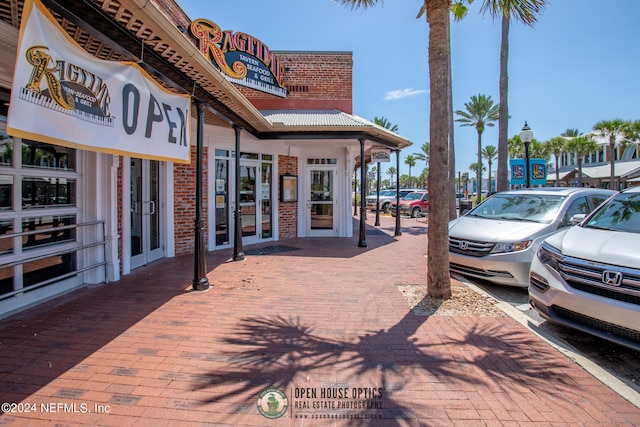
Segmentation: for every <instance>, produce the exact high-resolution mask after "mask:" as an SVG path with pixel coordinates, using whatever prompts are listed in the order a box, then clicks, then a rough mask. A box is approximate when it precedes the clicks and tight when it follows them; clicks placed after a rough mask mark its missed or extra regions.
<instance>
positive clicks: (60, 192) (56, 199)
mask: <svg viewBox="0 0 640 427" xmlns="http://www.w3.org/2000/svg"><path fill="white" fill-rule="evenodd" d="M75 204H76V182H75V180H72V179H65V178H23V179H22V208H23V209H32V208H43V207H53V206H75Z"/></svg>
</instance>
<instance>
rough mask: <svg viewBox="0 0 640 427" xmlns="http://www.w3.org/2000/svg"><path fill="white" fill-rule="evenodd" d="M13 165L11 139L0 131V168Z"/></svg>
mask: <svg viewBox="0 0 640 427" xmlns="http://www.w3.org/2000/svg"><path fill="white" fill-rule="evenodd" d="M11 165H13V138H11V137H10V136H9V135H7V134H6V133H5V132H3V131H0V166H11Z"/></svg>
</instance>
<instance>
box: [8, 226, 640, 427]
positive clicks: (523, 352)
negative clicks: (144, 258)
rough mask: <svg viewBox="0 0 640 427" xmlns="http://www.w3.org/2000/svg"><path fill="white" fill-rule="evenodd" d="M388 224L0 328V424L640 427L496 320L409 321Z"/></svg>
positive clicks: (70, 303)
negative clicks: (362, 236) (201, 281)
mask: <svg viewBox="0 0 640 427" xmlns="http://www.w3.org/2000/svg"><path fill="white" fill-rule="evenodd" d="M372 217H373V215H370V216H369V222H370V223H372V222H373V218H372ZM393 223H394V220H393V219H392V218H387V217H383V218H382V227H381V230H382V231H376V232H375V233H369V234H368V237H367V241H368V244H369V246H368V247H367V248H358V247H357V241H358V239H357V238H354V239H333V238H318V239H292V240H283V241H279V242H273V243H271V244H266V245H261V247H268V249H265V250H264V251H265V252H264V254H255V253H256V251H255V249H256V248H254V247H248V248H247V247H245V251H246V252H247V257H246V260H245V261H244V262H232V261H230V258H231V252H230V251H228V250H227V251H218V252H214V253H209V254H208V258H207V265H208V269H209V271H210V272H209V274H208V278H209V280H210V283H211V284H212V288H211V289H210V290H209V291H207V292H192V291H190V288H191V281H192V279H193V264H192V263H193V261H192V257H190V256H186V257H178V258H174V259H165V260H161V261H159V262H156V263H154V264H152V265H149V266H146V267H143V268H141V269H138V270H136V271H135V272H134V273H133V274H130V275H128V276H127V277H125V278H124V279H123V280H121V281H120V282H117V283H112V284H108V285H103V286H99V287H96V288H93V289H88V290H82V291H79V292H76V293H75V294H73V296H72V297H67V298H66V300H59V301H58V302H57V304H56V306H54V304H53V303H49V304H47V305H45V306H41V307H38V308H36V309H34V310H30V311H27V312H24V313H22V314H19V315H17V316H14V317H12V318H9V319H5V320H4V321H2V322H0V323H1V324H0V355H1V357H0V401H2V402H13V403H14V405H10V406H9V407H8V409H9V412H8V413H5V414H2V415H0V425H10V426H40V425H103V426H119V427H120V426H130V425H135V426H136V427H139V426H158V425H234V426H237V425H245V426H254V425H354V424H355V425H384V426H386V425H392V426H393V425H416V426H417V425H428V426H439V425H442V426H449V425H460V426H473V425H478V426H480V425H490V426H491V425H495V426H504V425H518V426H520V425H522V426H534V425H535V426H538V425H541V426H544V425H549V426H551V425H585V426H586V425H593V426H595V425H625V426H628V425H640V409H638V408H637V407H635V406H633V405H632V404H630V403H629V402H628V401H626V400H625V399H623V398H622V397H620V396H619V395H617V394H616V393H614V392H613V391H612V390H610V389H609V388H607V387H606V386H605V385H603V384H602V383H600V382H599V381H598V380H597V379H595V378H594V377H592V376H591V375H590V374H589V373H588V372H586V371H585V370H583V369H582V368H581V367H579V366H578V365H576V364H575V363H574V362H572V361H571V360H569V359H568V358H567V357H565V356H563V355H562V354H561V353H559V352H558V351H556V350H555V349H554V348H553V347H551V346H550V345H548V344H547V343H546V342H544V341H543V340H541V339H540V338H538V337H537V336H536V335H535V334H533V333H532V332H530V331H529V330H528V329H526V328H525V327H523V326H522V325H520V324H519V323H517V322H516V321H514V320H513V319H511V318H509V317H491V318H472V317H449V316H430V317H426V316H423V317H419V316H415V315H414V314H413V313H412V312H411V311H410V310H409V307H408V305H407V303H406V301H405V299H404V297H403V296H402V294H401V293H400V292H399V291H398V288H397V286H398V285H406V284H425V283H426V258H425V254H426V242H427V237H426V227H427V225H426V224H424V223H421V222H418V221H415V220H409V219H404V220H403V234H402V236H399V237H394V235H393V234H394V233H393ZM355 234H356V236H357V235H358V233H357V229H356V233H355ZM454 285H456V286H460V284H459V283H457V282H454ZM267 388H273V390H271V391H270V392H268V393H264V394H263V393H262V392H263V391H264V390H265V389H267ZM280 392H282V394H281V393H280ZM261 394H262V396H261ZM260 396H261V398H260V403H261V404H262V406H261V409H262V411H263V412H264V414H266V415H268V416H271V415H270V412H269V411H270V410H271V411H272V413H274V414H277V413H278V411H280V410H281V409H282V408H283V405H284V404H285V403H287V404H288V409H287V411H286V412H285V413H284V415H282V416H281V417H280V418H274V419H272V418H268V417H267V416H265V415H262V414H261V413H260V412H259V410H258V401H259V397H260ZM283 396H285V397H286V398H287V401H286V402H285V401H284V400H283ZM269 402H272V403H273V405H272V406H269ZM3 409H7V408H6V407H5V406H3Z"/></svg>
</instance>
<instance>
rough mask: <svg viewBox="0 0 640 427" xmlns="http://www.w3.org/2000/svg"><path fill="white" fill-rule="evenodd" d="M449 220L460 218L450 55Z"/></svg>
mask: <svg viewBox="0 0 640 427" xmlns="http://www.w3.org/2000/svg"><path fill="white" fill-rule="evenodd" d="M447 33H449V35H451V18H449V20H447ZM447 101H448V103H449V219H455V218H456V217H457V216H458V213H457V212H456V148H455V144H454V143H453V130H454V123H453V82H452V78H451V54H449V96H448V100H447Z"/></svg>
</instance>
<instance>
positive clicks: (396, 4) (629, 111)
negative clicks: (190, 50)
mask: <svg viewBox="0 0 640 427" xmlns="http://www.w3.org/2000/svg"><path fill="white" fill-rule="evenodd" d="M178 2H179V4H180V5H181V6H182V8H183V9H184V11H185V12H186V13H187V14H188V15H189V17H190V18H191V19H196V18H207V19H210V20H212V21H214V22H215V23H217V24H218V25H220V27H222V28H223V29H225V30H226V29H229V30H233V31H242V32H245V33H248V34H251V35H253V36H255V37H257V38H259V39H260V40H261V41H263V42H264V43H265V44H266V45H267V46H269V48H270V49H271V50H308V51H349V52H353V61H354V64H353V112H354V114H356V115H359V116H361V117H364V118H366V119H369V120H373V118H374V117H376V116H377V117H386V118H387V120H389V121H390V122H391V123H393V124H396V125H398V131H399V133H400V134H401V135H402V136H404V137H406V138H408V139H410V140H411V141H412V142H413V143H414V146H413V147H410V148H408V149H405V150H403V153H402V156H401V162H402V163H403V164H402V166H401V171H402V173H407V172H408V167H407V166H406V165H404V156H406V155H407V154H411V153H413V152H416V151H419V147H420V146H421V145H422V144H423V143H424V142H426V141H429V91H428V89H429V81H428V62H427V53H428V52H427V47H428V40H427V37H428V27H427V24H426V22H425V20H424V19H415V16H416V14H417V12H418V10H419V8H420V4H421V1H420V0H387V1H385V2H384V3H383V4H382V5H378V6H377V7H374V8H371V9H368V10H365V11H363V10H351V9H349V8H346V7H343V6H340V5H339V4H337V3H334V2H333V1H332V0H305V1H303V2H301V1H299V0H272V1H264V0H234V1H224V2H222V1H207V2H203V1H201V0H178ZM481 2H482V0H476V1H475V3H474V4H473V5H472V6H471V11H470V13H469V15H468V16H467V17H466V18H465V19H464V21H462V22H459V23H455V24H453V25H452V32H451V49H452V67H453V96H454V100H453V104H454V110H462V109H464V103H465V102H468V101H469V100H470V98H471V96H472V95H477V94H484V95H489V96H491V97H492V99H493V100H494V101H495V102H496V103H498V102H499V93H498V82H499V52H500V21H499V20H498V21H495V22H494V21H493V19H492V18H491V17H489V16H484V17H483V16H481V15H480V11H479V9H480V5H481ZM638 17H640V1H638V0H615V1H601V0H550V4H549V6H548V7H547V9H546V10H545V12H544V13H543V15H541V16H540V17H539V20H538V23H537V24H535V26H534V27H526V26H524V25H523V24H520V23H516V22H513V23H512V25H511V33H510V58H509V113H510V116H511V118H510V120H509V136H510V137H511V136H513V135H515V134H517V133H519V132H520V129H521V128H522V126H523V125H524V122H525V120H526V121H528V123H529V126H530V127H531V128H532V130H533V132H534V138H535V139H537V140H540V141H546V140H548V139H550V138H552V137H554V136H557V135H559V134H560V133H562V132H564V131H565V130H566V129H568V128H576V129H578V130H579V131H581V132H588V131H590V130H592V127H593V125H594V124H595V123H596V122H598V121H600V120H609V119H614V118H622V119H634V120H638V119H640V112H639V104H640V79H639V78H638V76H639V75H640V54H638V42H640V25H638ZM497 138H498V133H497V125H496V127H493V128H487V130H486V131H485V132H484V133H483V136H482V141H483V146H485V145H489V144H493V145H497V142H498V141H497ZM455 143H456V170H457V171H461V172H469V165H470V164H471V163H473V162H475V161H476V160H477V148H476V147H477V136H476V132H475V129H473V128H470V127H460V126H458V125H457V124H456V129H455ZM392 162H394V160H393V159H392ZM423 167H424V163H423V162H419V164H418V165H417V167H416V168H413V169H412V175H415V174H416V172H417V173H419V172H420V171H421V170H422V168H423Z"/></svg>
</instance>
